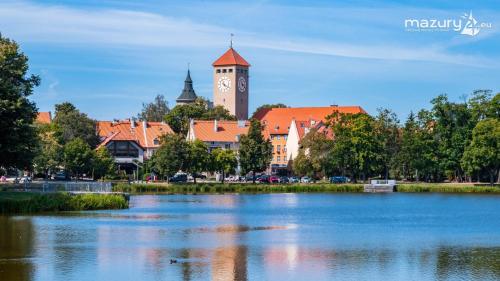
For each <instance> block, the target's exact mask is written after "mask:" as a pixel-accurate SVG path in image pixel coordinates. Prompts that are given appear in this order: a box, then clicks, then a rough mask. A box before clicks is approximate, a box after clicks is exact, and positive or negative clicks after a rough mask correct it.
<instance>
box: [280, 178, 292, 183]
mask: <svg viewBox="0 0 500 281" xmlns="http://www.w3.org/2000/svg"><path fill="white" fill-rule="evenodd" d="M289 182H290V180H289V179H288V177H285V176H283V177H280V183H289Z"/></svg>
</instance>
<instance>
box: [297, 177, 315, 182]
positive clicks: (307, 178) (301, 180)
mask: <svg viewBox="0 0 500 281" xmlns="http://www.w3.org/2000/svg"><path fill="white" fill-rule="evenodd" d="M311 181H312V179H311V178H310V177H302V178H301V179H300V182H301V183H310V182H311Z"/></svg>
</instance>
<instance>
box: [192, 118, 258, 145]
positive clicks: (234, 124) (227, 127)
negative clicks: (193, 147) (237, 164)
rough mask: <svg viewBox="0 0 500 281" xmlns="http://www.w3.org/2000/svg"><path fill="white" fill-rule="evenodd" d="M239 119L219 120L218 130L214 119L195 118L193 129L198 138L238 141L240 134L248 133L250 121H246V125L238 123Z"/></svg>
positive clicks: (202, 139)
mask: <svg viewBox="0 0 500 281" xmlns="http://www.w3.org/2000/svg"><path fill="white" fill-rule="evenodd" d="M238 122H239V121H217V132H216V131H215V129H214V127H215V124H214V123H215V121H214V120H210V121H207V120H194V121H193V129H194V136H195V138H196V139H199V140H201V141H205V142H210V141H218V142H236V141H237V136H238V135H246V134H247V133H248V128H249V127H250V122H248V121H245V123H244V126H241V127H240V126H239V125H238Z"/></svg>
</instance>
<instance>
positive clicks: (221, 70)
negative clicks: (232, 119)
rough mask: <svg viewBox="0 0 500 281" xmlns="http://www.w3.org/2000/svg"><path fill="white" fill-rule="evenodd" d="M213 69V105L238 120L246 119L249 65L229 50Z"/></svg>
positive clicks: (214, 64) (233, 51) (231, 49)
mask: <svg viewBox="0 0 500 281" xmlns="http://www.w3.org/2000/svg"><path fill="white" fill-rule="evenodd" d="M212 66H213V67H214V105H215V106H217V105H222V106H223V107H224V108H225V109H227V110H229V112H230V113H231V114H233V115H235V116H236V118H238V120H246V119H248V69H249V67H250V64H249V63H248V62H247V61H246V60H245V59H244V58H243V57H242V56H240V54H238V53H237V52H236V51H235V50H234V49H233V47H232V46H231V48H229V50H227V52H225V53H224V54H223V55H222V56H221V57H220V58H218V59H217V60H216V61H215V62H214V63H213V64H212Z"/></svg>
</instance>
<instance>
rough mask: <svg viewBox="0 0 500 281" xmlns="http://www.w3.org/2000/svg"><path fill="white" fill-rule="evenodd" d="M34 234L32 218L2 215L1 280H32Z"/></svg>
mask: <svg viewBox="0 0 500 281" xmlns="http://www.w3.org/2000/svg"><path fill="white" fill-rule="evenodd" d="M34 236H35V231H34V227H33V224H32V222H31V219H30V218H27V217H23V218H13V217H5V216H0V280H12V281H24V280H32V276H33V270H34V268H33V263H32V261H31V258H32V256H33V248H34V247H33V244H34V241H33V240H34Z"/></svg>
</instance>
